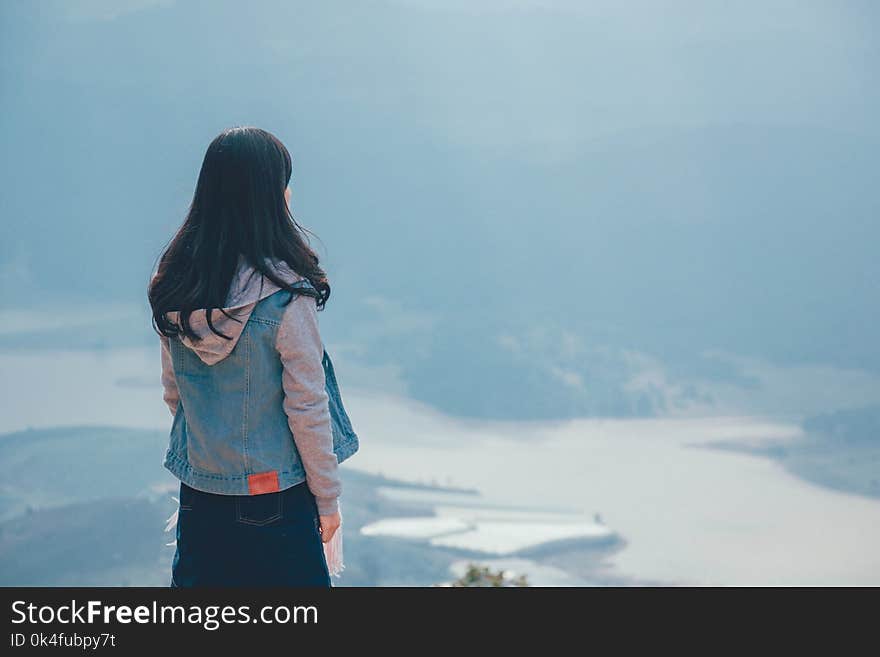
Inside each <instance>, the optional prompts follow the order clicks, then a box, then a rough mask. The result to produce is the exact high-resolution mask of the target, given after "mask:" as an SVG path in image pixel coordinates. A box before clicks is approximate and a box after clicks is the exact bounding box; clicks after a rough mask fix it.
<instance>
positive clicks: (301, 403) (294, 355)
mask: <svg viewBox="0 0 880 657" xmlns="http://www.w3.org/2000/svg"><path fill="white" fill-rule="evenodd" d="M267 262H269V264H270V265H271V266H273V268H274V269H275V271H277V272H278V273H279V275H280V277H281V278H282V280H284V281H285V282H289V283H295V282H297V281H300V280H302V279H303V277H302V276H300V275H299V274H297V273H296V272H294V271H293V270H292V269H291V268H290V267H289V266H288V265H287V263H285V262H283V261H279V260H267ZM279 289H281V288H279V287H278V286H277V285H275V284H274V283H273V282H272V281H271V280H269V279H268V278H266V277H265V276H263V275H262V273H261V272H260V271H258V270H256V269H254V268H253V267H252V266H251V265H250V264H248V263H247V261H246V260H245V259H244V257H241V258H239V262H238V268H237V270H236V274H235V277H234V278H233V281H232V284H231V285H230V288H229V293H228V295H227V298H226V303H225V305H224V309H225V310H226V312H227V313H229V314H230V315H233V316H234V317H236V318H237V319H238V320H239V321H235V320H233V319H230V318H228V317H226V316H225V315H224V314H223V313H221V312H220V311H219V310H215V311H214V312H213V313H212V314H211V321H212V323H213V324H214V327H215V328H216V329H217V330H218V331H220V332H222V333H224V334H226V335H228V336H230V337H232V339H231V340H227V339H225V338H222V337H220V336H219V335H216V334H215V333H213V332H212V331H211V330H210V328H209V327H208V323H207V311H206V309H200V310H196V311H194V312H193V313H192V314H191V315H190V325H191V326H192V329H193V331H195V333H196V334H197V335H199V336H200V337H202V338H203V339H202V340H200V341H198V342H195V343H194V342H192V341H191V340H190V339H189V338H187V337H185V336H181V342H182V343H183V344H184V345H185V346H187V347H188V348H189V349H191V350H192V351H193V352H195V353H196V354H197V355H198V356H199V358H200V359H201V360H202V361H203V362H204V363H205V364H207V365H214V364H216V363H218V362H220V361H221V360H223V359H224V358H226V357H227V356H228V355H229V354H230V353H231V352H232V350H233V349H234V348H235V345H236V344H237V342H238V339H239V337H240V336H241V334H242V330H243V328H244V325H245V324H246V323H247V320H248V318H249V317H250V314H251V312H252V311H253V309H254V307H255V306H256V304H257V302H258V301H260V300H261V299H264V298H266V297H267V296H269V295H270V294H273V293H274V292H277V291H278V290H279ZM168 319H169V320H170V321H171V322H174V323H177V322H178V319H179V312H177V311H172V312H169V313H168ZM281 321H282V323H281V326H280V327H279V330H278V334H277V337H276V345H275V346H276V348H277V350H278V353H279V357H280V358H282V359H284V360H285V361H286V362H293V363H296V368H295V370H294V371H291V370H289V369H285V371H284V375H283V377H282V387H283V388H284V394H285V397H286V398H287V400H288V401H289V402H290V407H291V408H296V409H301V410H299V411H297V412H295V413H291V414H289V416H288V420H289V424H290V428H291V432H292V434H293V437H294V440H295V443H296V447H297V451H298V452H299V455H300V458H301V460H302V463H303V468H304V470H305V472H306V481H307V483H308V487H309V490H311V492H312V494H313V495H314V496H315V499H316V501H317V504H318V512H319V513H320V514H321V515H329V514H332V513H335V512H336V511H337V510H338V497H339V495H340V493H341V490H342V487H341V483H340V480H339V473H338V467H339V464H338V462H337V458H336V455H335V454H334V453H333V449H332V446H333V440H332V427H331V417H330V411H329V408H328V405H327V404H326V403H323V404H321V403H316V402H319V401H320V400H322V399H323V400H325V401H326V392H325V388H324V386H325V375H324V369H323V367H322V364H321V358H322V354H323V344H322V341H321V336H320V332H319V329H318V314H317V306H316V303H315V299H314V298H313V297H310V296H307V295H297V296H296V297H295V298H294V299H293V300H292V301H291V302H290V303H289V304H288V305H287V307H286V308H285V311H284V314H283V316H282V320H281ZM160 342H161V353H162V386H163V389H164V393H163V398H164V400H165V403H166V404H167V405H168V408H169V410H170V411H171V413H172V415H174V414H176V413H177V406H178V402H179V401H180V393H179V390H178V387H177V381H176V378H175V374H174V367H173V364H172V359H171V352H170V344H169V338H167V337H165V336H160Z"/></svg>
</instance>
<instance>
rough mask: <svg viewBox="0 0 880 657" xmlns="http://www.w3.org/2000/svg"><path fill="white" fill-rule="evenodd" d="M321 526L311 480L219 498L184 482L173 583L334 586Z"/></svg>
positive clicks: (178, 521) (178, 584)
mask: <svg viewBox="0 0 880 657" xmlns="http://www.w3.org/2000/svg"><path fill="white" fill-rule="evenodd" d="M319 526H320V521H319V518H318V507H317V504H316V503H315V497H314V495H312V493H311V491H310V490H309V489H308V487H307V486H306V484H305V483H302V484H299V485H297V486H292V487H290V488H288V489H286V490H283V491H280V492H277V493H266V494H264V495H217V494H215V493H206V492H203V491H200V490H196V489H195V488H192V487H190V486H187V485H186V484H184V483H183V482H181V484H180V511H179V513H178V516H177V551H176V552H175V554H174V561H173V563H172V566H171V586H172V587H173V588H179V587H192V586H320V587H329V586H331V584H330V575H329V574H328V572H327V562H326V560H325V558H324V547H323V545H322V543H321V535H320V533H319V531H318V530H319Z"/></svg>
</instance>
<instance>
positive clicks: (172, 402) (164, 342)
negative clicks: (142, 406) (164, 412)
mask: <svg viewBox="0 0 880 657" xmlns="http://www.w3.org/2000/svg"><path fill="white" fill-rule="evenodd" d="M159 342H160V345H161V350H162V391H163V392H162V399H164V400H165V403H166V404H168V410H170V411H171V415H176V414H177V404H178V403H179V402H180V390H178V388H177V377H175V376H174V365H173V364H172V362H171V348H170V347H171V346H170V344H169V343H168V337H167V336H165V335H160V336H159Z"/></svg>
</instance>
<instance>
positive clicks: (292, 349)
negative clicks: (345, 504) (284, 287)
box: [276, 294, 342, 515]
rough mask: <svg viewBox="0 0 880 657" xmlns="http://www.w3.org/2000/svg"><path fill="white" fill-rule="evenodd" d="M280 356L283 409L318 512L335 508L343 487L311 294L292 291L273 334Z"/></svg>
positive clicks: (320, 343)
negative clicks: (292, 295)
mask: <svg viewBox="0 0 880 657" xmlns="http://www.w3.org/2000/svg"><path fill="white" fill-rule="evenodd" d="M276 348H277V349H278V353H279V355H280V357H281V364H282V378H281V383H282V387H283V389H284V412H285V413H286V415H287V419H288V424H289V426H290V431H291V433H292V434H293V440H294V442H295V443H296V448H297V451H298V452H299V455H300V459H301V460H302V463H303V468H304V469H305V471H306V482H307V484H308V487H309V490H310V491H311V492H312V494H313V495H314V496H315V500H316V501H317V504H318V513H320V514H321V515H330V514H333V513H335V512H336V511H337V510H338V508H339V503H338V498H339V495H340V494H341V492H342V483H341V481H340V479H339V463H338V461H337V459H336V454H335V453H334V451H333V432H332V425H331V419H330V397H329V396H328V394H327V391H326V389H325V387H324V386H325V378H324V366H323V364H322V359H323V356H324V345H323V343H322V341H321V335H320V333H319V330H318V308H317V305H316V301H315V299H314V298H313V297H310V296H308V295H305V294H300V295H297V296H296V297H295V298H294V299H292V300H291V301H290V303H289V304H288V305H287V307H286V308H285V310H284V314H283V315H282V318H281V326H279V327H278V334H277V336H276Z"/></svg>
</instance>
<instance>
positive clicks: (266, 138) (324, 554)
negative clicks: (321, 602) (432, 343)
mask: <svg viewBox="0 0 880 657" xmlns="http://www.w3.org/2000/svg"><path fill="white" fill-rule="evenodd" d="M290 176H291V160H290V154H289V153H288V151H287V149H286V148H285V147H284V145H283V144H282V143H281V142H280V141H279V140H278V139H277V138H276V137H274V136H273V135H271V134H270V133H268V132H266V131H265V130H260V129H258V128H252V127H236V128H231V129H229V130H225V131H224V132H223V133H221V134H220V135H219V136H217V138H216V139H214V141H213V142H211V145H210V146H209V147H208V151H207V153H206V154H205V158H204V162H203V163H202V169H201V172H200V174H199V179H198V183H197V185H196V190H195V195H194V197H193V200H192V204H191V205H190V207H189V211H188V214H187V216H186V219H185V220H184V222H183V225H182V226H181V227H180V229H179V230H178V231H177V234H176V235H175V236H174V238H173V239H172V240H171V242H170V244H169V245H168V247H167V248H166V249H165V251H164V253H163V254H162V256H161V258H160V261H159V265H158V268H157V270H156V272H155V274H154V275H153V278H152V280H151V283H150V286H149V300H150V305H151V306H152V311H153V324H154V328H155V330H156V331H157V332H158V333H159V336H160V337H159V339H160V343H161V353H162V384H163V386H164V399H165V402H166V403H167V404H168V408H169V409H170V410H171V413H172V415H173V416H174V421H173V423H172V427H171V435H170V441H169V446H168V451H167V453H166V456H165V463H164V465H165V467H166V468H167V469H168V470H170V471H171V472H172V473H173V474H174V475H175V476H176V477H177V478H178V479H179V480H180V499H179V508H178V514H177V518H178V519H177V548H176V553H175V555H174V561H173V563H172V576H171V586H172V587H190V586H323V587H326V586H330V578H329V575H330V574H331V573H332V574H336V572H334V571H338V570H340V569H341V536H342V535H341V528H340V523H341V516H340V513H339V495H340V493H341V484H340V480H339V472H338V464H339V463H340V462H342V461H343V460H345V459H346V458H348V457H349V456H351V455H352V454H354V453H355V452H356V451H357V449H358V437H357V435H356V434H355V432H354V430H353V429H352V426H351V422H350V420H349V418H348V415H347V414H346V412H345V409H344V407H343V405H342V399H341V397H340V394H339V388H338V384H337V382H336V377H335V374H334V371H333V365H332V361H331V360H330V356H329V354H328V353H327V351H326V350H325V349H324V346H323V342H322V340H321V337H320V333H319V330H318V321H317V311H318V310H321V309H323V308H324V305H325V304H326V302H327V299H328V298H329V296H330V285H329V284H328V282H327V276H326V275H325V273H324V271H323V270H322V269H321V267H319V266H318V257H317V256H316V255H315V253H314V252H313V251H312V250H311V249H310V248H309V246H308V244H307V241H306V239H305V238H304V235H303V232H302V231H303V229H302V228H301V227H300V226H299V225H298V224H297V222H296V221H295V220H294V218H293V216H292V215H291V213H290V209H289V203H290V189H289V188H288V184H289V182H290ZM328 556H329V557H330V559H329V560H330V564H329V566H328ZM337 560H338V563H334V561H337Z"/></svg>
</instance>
